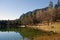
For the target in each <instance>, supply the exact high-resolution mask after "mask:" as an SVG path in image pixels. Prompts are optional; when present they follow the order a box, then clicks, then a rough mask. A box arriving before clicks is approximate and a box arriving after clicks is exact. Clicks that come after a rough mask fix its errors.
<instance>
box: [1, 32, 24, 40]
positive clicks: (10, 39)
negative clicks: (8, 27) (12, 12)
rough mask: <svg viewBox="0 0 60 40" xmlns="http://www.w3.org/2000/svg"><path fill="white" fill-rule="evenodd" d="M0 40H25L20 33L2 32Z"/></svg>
mask: <svg viewBox="0 0 60 40" xmlns="http://www.w3.org/2000/svg"><path fill="white" fill-rule="evenodd" d="M0 40H23V38H22V36H21V35H20V34H19V33H18V32H12V31H10V32H8V31H6V32H1V31H0Z"/></svg>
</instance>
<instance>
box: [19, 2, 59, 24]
mask: <svg viewBox="0 0 60 40" xmlns="http://www.w3.org/2000/svg"><path fill="white" fill-rule="evenodd" d="M18 20H19V21H20V23H21V25H33V24H38V23H42V22H44V21H45V22H47V23H49V22H56V21H60V4H59V5H58V4H56V5H55V6H54V7H53V5H52V2H50V4H49V6H48V7H46V8H41V9H36V10H33V11H29V12H27V13H24V14H22V15H21V16H20V18H19V19H18Z"/></svg>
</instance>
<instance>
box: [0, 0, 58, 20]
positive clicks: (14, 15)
mask: <svg viewBox="0 0 60 40" xmlns="http://www.w3.org/2000/svg"><path fill="white" fill-rule="evenodd" d="M49 1H50V0H0V20H8V19H10V20H14V19H18V18H19V17H20V16H21V15H22V14H23V13H26V12H28V11H33V10H35V9H40V8H44V7H47V6H48V4H49ZM52 1H53V2H54V4H56V3H57V0H52Z"/></svg>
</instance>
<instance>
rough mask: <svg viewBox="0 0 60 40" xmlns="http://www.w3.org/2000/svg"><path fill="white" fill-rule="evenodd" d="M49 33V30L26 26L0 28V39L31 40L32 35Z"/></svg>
mask: <svg viewBox="0 0 60 40" xmlns="http://www.w3.org/2000/svg"><path fill="white" fill-rule="evenodd" d="M51 34H52V33H50V32H45V31H42V30H38V29H33V28H27V27H25V28H22V27H20V28H0V40H33V39H34V37H38V36H43V35H51Z"/></svg>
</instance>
